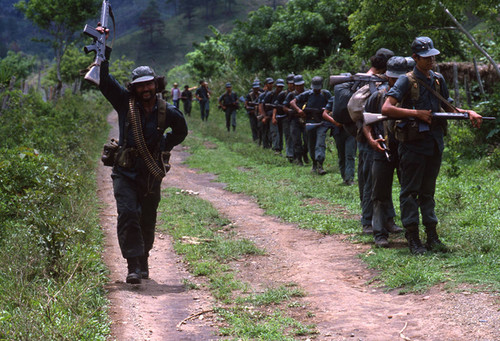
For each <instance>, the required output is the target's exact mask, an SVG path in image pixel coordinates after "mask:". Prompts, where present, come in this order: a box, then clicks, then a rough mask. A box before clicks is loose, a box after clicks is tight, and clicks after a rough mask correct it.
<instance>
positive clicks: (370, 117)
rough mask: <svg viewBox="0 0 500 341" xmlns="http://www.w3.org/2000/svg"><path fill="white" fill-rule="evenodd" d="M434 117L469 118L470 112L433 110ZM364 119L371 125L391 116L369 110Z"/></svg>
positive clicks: (487, 118)
mask: <svg viewBox="0 0 500 341" xmlns="http://www.w3.org/2000/svg"><path fill="white" fill-rule="evenodd" d="M432 117H436V118H444V119H447V120H468V119H469V113H466V112H433V113H432ZM363 119H364V121H365V124H366V125H370V124H373V123H377V122H381V121H385V120H390V119H391V118H390V117H388V116H385V115H382V114H373V113H369V112H364V113H363ZM496 119H497V118H496V117H483V120H485V121H493V120H496Z"/></svg>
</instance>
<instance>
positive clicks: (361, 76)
mask: <svg viewBox="0 0 500 341" xmlns="http://www.w3.org/2000/svg"><path fill="white" fill-rule="evenodd" d="M386 81H387V78H386V77H385V76H381V75H378V76H376V75H371V74H368V73H356V74H355V75H347V76H342V75H333V76H330V85H337V84H341V83H347V82H386Z"/></svg>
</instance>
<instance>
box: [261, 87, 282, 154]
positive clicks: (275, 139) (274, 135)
mask: <svg viewBox="0 0 500 341" xmlns="http://www.w3.org/2000/svg"><path fill="white" fill-rule="evenodd" d="M284 87H285V81H284V80H283V79H281V78H278V79H277V80H276V86H275V89H274V91H273V92H271V93H270V94H269V95H268V96H267V97H266V98H265V99H264V102H265V104H264V106H266V105H268V104H271V106H270V109H271V112H272V113H271V125H270V126H269V130H270V132H271V140H272V149H273V150H274V153H275V154H276V155H281V151H282V150H283V119H284V118H285V117H286V114H285V113H284V111H283V108H282V107H279V106H282V105H283V101H284V100H285V95H286V93H285V92H284V91H283V88H284ZM276 106H278V107H276ZM266 111H267V112H268V110H267V109H266Z"/></svg>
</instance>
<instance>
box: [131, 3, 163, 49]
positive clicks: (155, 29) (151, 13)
mask: <svg viewBox="0 0 500 341" xmlns="http://www.w3.org/2000/svg"><path fill="white" fill-rule="evenodd" d="M138 24H139V27H141V28H142V29H143V30H144V31H145V32H146V33H147V34H148V35H149V42H150V44H153V43H154V40H153V37H154V34H155V33H158V34H159V35H160V36H161V35H162V34H163V30H164V28H165V24H164V22H163V20H162V19H161V13H160V11H159V10H158V4H157V1H156V0H150V1H149V4H148V7H146V9H145V10H144V11H143V12H142V13H141V14H140V15H139V23H138Z"/></svg>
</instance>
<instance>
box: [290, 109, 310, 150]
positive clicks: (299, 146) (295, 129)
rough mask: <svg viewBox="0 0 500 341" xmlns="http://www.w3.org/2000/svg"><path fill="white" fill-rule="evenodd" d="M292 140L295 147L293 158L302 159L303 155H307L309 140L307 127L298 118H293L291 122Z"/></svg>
mask: <svg viewBox="0 0 500 341" xmlns="http://www.w3.org/2000/svg"><path fill="white" fill-rule="evenodd" d="M290 140H291V143H290V144H291V146H292V147H293V157H294V158H295V159H300V158H301V157H302V155H304V154H305V153H307V138H306V131H305V127H304V125H303V124H302V123H301V122H300V120H299V118H298V117H293V118H292V119H291V120H290Z"/></svg>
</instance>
